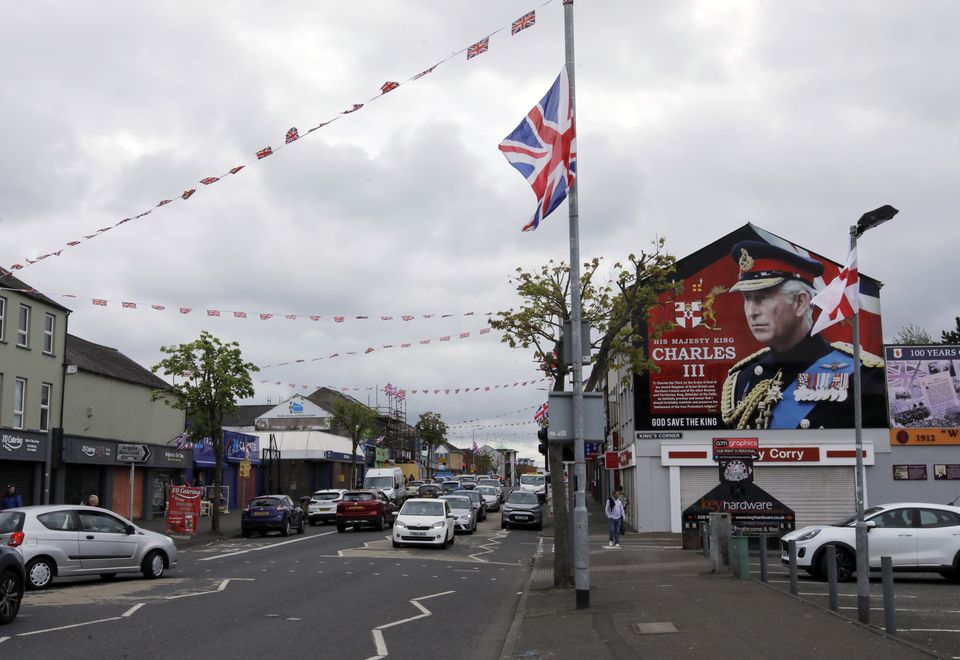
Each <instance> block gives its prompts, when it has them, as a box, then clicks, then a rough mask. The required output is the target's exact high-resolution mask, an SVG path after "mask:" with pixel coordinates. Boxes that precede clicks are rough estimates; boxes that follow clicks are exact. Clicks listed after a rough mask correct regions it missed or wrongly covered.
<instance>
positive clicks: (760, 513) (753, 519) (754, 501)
mask: <svg viewBox="0 0 960 660" xmlns="http://www.w3.org/2000/svg"><path fill="white" fill-rule="evenodd" d="M711 513H729V514H730V523H731V525H732V526H733V527H734V528H735V532H737V533H740V534H743V535H745V536H759V535H760V534H770V535H777V536H779V535H783V534H786V533H787V532H789V531H792V530H793V529H795V528H796V516H795V515H794V513H793V509H791V508H789V507H788V506H786V505H785V504H784V503H783V502H781V501H780V500H778V499H777V498H775V497H773V496H772V495H770V494H769V493H768V492H767V491H765V490H763V489H762V488H760V486H758V485H756V484H755V483H753V482H752V481H747V480H743V481H728V482H724V483H721V484H719V485H717V486H716V487H714V488H713V490H711V491H710V492H708V493H707V494H706V495H703V496H701V497H700V498H699V499H697V501H696V502H694V503H693V504H691V505H690V506H689V507H687V508H686V510H685V511H684V512H683V522H684V523H685V524H688V523H694V524H698V525H703V524H706V523H707V521H708V520H709V519H710V514H711Z"/></svg>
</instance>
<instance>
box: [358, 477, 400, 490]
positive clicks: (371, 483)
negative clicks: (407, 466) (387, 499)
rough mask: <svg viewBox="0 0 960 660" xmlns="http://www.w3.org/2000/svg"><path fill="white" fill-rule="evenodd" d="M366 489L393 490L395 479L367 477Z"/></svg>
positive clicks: (364, 481)
mask: <svg viewBox="0 0 960 660" xmlns="http://www.w3.org/2000/svg"><path fill="white" fill-rule="evenodd" d="M363 487H364V488H393V477H367V478H366V479H364V480H363Z"/></svg>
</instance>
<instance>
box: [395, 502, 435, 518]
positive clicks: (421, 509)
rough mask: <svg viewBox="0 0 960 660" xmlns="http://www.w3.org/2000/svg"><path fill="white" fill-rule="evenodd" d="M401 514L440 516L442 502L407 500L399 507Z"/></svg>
mask: <svg viewBox="0 0 960 660" xmlns="http://www.w3.org/2000/svg"><path fill="white" fill-rule="evenodd" d="M400 515H401V516H442V515H443V502H407V503H406V504H404V505H403V508H402V509H400Z"/></svg>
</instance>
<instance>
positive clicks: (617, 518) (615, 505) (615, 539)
mask: <svg viewBox="0 0 960 660" xmlns="http://www.w3.org/2000/svg"><path fill="white" fill-rule="evenodd" d="M603 512H604V513H605V514H606V515H607V524H608V527H609V528H610V545H609V547H611V548H619V547H620V523H621V522H622V521H623V514H624V511H623V502H621V501H620V491H619V490H618V491H615V492H614V493H613V497H608V498H607V504H606V506H604V507H603Z"/></svg>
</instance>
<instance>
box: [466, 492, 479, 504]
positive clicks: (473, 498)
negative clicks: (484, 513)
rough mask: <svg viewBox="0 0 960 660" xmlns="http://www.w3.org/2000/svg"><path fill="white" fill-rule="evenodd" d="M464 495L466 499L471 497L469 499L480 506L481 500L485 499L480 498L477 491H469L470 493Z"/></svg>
mask: <svg viewBox="0 0 960 660" xmlns="http://www.w3.org/2000/svg"><path fill="white" fill-rule="evenodd" d="M463 495H464V497H469V498H470V501H472V502H475V503H477V504H479V503H480V500H482V499H483V498H482V497H481V496H480V493H478V492H477V491H475V490H468V491H466V492H464V494H463Z"/></svg>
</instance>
